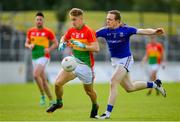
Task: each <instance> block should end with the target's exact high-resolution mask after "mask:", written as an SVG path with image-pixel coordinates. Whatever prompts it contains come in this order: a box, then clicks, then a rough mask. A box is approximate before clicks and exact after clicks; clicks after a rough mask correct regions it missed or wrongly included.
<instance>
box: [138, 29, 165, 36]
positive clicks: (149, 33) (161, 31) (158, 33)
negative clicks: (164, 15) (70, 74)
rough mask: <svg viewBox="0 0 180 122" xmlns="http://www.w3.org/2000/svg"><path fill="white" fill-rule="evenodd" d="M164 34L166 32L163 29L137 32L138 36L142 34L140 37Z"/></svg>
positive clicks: (139, 30)
mask: <svg viewBox="0 0 180 122" xmlns="http://www.w3.org/2000/svg"><path fill="white" fill-rule="evenodd" d="M164 33H165V31H164V29H163V28H156V29H151V28H148V29H138V30H137V34H140V35H162V34H164Z"/></svg>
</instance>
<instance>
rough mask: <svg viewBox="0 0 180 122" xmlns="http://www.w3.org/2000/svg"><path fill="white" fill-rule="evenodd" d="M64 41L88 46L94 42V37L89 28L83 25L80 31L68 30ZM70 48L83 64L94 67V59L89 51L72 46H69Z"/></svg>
mask: <svg viewBox="0 0 180 122" xmlns="http://www.w3.org/2000/svg"><path fill="white" fill-rule="evenodd" d="M64 39H65V40H66V41H69V40H76V41H79V42H81V43H83V44H86V45H89V44H90V43H92V42H95V41H96V35H95V32H94V31H93V30H92V29H91V28H89V27H88V26H87V25H84V26H83V27H82V28H81V29H79V30H78V29H75V28H73V27H72V28H70V29H69V30H68V31H67V32H66V34H65V35H64ZM70 46H71V47H72V49H73V50H72V52H73V55H74V56H75V57H76V58H78V59H80V60H81V61H83V62H84V63H85V64H87V65H88V66H90V67H93V66H94V57H93V53H92V52H90V51H86V50H85V49H82V48H79V47H76V46H74V45H72V44H70Z"/></svg>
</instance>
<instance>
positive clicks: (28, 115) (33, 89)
mask: <svg viewBox="0 0 180 122" xmlns="http://www.w3.org/2000/svg"><path fill="white" fill-rule="evenodd" d="M164 86H165V88H166V90H167V98H163V97H162V96H156V95H155V94H152V95H151V96H146V95H145V94H146V92H147V91H146V90H144V91H138V92H134V93H130V94H129V93H126V92H125V91H124V90H122V88H121V87H119V96H118V98H117V102H116V105H115V107H114V110H113V113H112V116H111V119H110V120H111V121H115V120H116V121H120V120H121V121H134V120H136V121H143V120H144V121H155V120H157V121H164V120H166V121H177V120H179V121H180V97H179V96H180V89H179V88H180V83H169V84H165V85H164ZM95 89H96V91H97V93H98V102H99V104H100V110H99V113H100V114H101V113H102V112H104V110H105V108H106V104H107V98H108V91H109V85H108V84H95ZM51 90H52V91H54V87H53V86H51ZM53 93H54V92H53ZM46 108H47V105H46V106H43V107H42V106H39V92H38V89H37V86H36V85H35V84H6V85H5V84H4V85H0V120H5V121H8V120H10V121H13V120H17V121H23V120H26V121H27V120H37V121H40V120H45V121H72V120H73V121H95V120H94V119H90V118H89V112H90V109H91V103H90V100H89V98H88V97H87V96H86V94H85V92H84V91H83V87H82V85H80V84H73V85H70V84H68V85H66V86H65V88H64V107H63V108H62V109H59V110H57V111H55V112H54V113H53V114H47V113H46V112H45V110H46ZM96 121H98V120H96Z"/></svg>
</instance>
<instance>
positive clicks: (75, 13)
mask: <svg viewBox="0 0 180 122" xmlns="http://www.w3.org/2000/svg"><path fill="white" fill-rule="evenodd" d="M83 13H84V12H83V10H81V9H79V8H72V9H71V10H70V12H69V15H71V16H75V17H77V16H81V15H83Z"/></svg>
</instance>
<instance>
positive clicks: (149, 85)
mask: <svg viewBox="0 0 180 122" xmlns="http://www.w3.org/2000/svg"><path fill="white" fill-rule="evenodd" d="M147 88H157V85H156V84H155V83H154V82H152V81H148V82H147Z"/></svg>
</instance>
